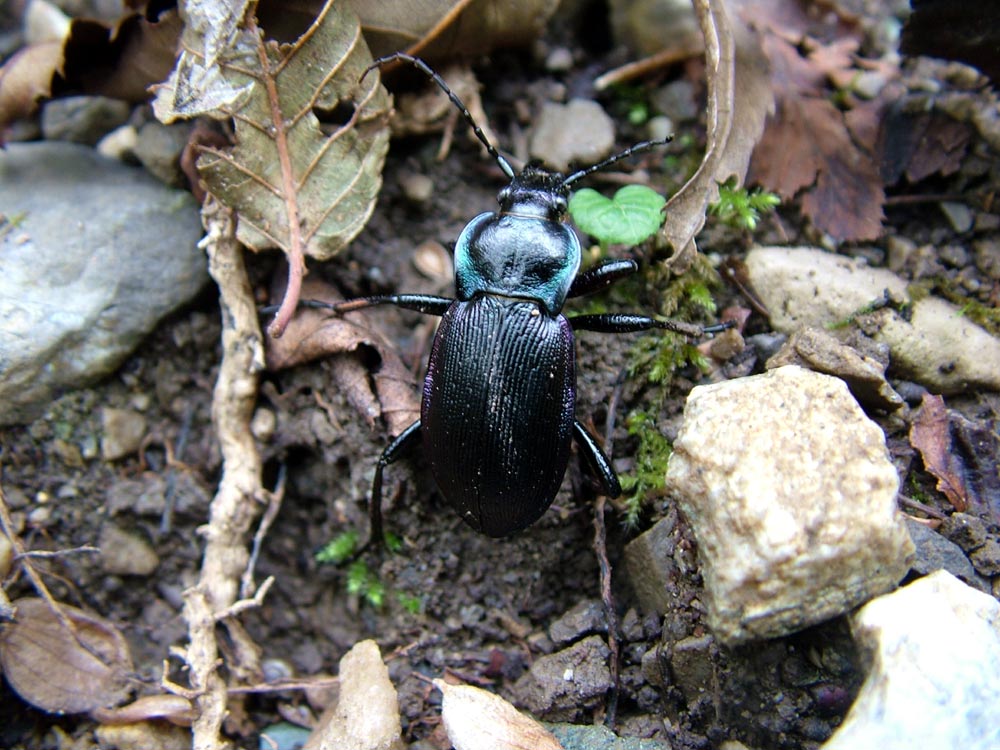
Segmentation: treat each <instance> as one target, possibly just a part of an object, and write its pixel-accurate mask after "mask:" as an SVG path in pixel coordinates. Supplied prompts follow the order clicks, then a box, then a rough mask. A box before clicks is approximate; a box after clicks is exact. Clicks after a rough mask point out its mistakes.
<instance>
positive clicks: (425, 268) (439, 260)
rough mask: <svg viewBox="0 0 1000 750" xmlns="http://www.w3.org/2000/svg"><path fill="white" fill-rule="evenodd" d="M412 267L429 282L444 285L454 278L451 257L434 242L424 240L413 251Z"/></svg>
mask: <svg viewBox="0 0 1000 750" xmlns="http://www.w3.org/2000/svg"><path fill="white" fill-rule="evenodd" d="M413 267H414V268H416V269H417V270H418V271H419V272H420V273H421V275H423V276H425V277H427V278H428V279H430V280H431V281H437V282H440V283H444V282H446V281H450V280H451V279H452V278H454V276H455V271H454V264H453V263H452V260H451V255H450V254H449V253H448V251H447V250H445V248H444V245H442V244H441V243H440V242H437V241H435V240H424V241H423V242H421V243H420V244H419V245H417V248H416V250H414V251H413Z"/></svg>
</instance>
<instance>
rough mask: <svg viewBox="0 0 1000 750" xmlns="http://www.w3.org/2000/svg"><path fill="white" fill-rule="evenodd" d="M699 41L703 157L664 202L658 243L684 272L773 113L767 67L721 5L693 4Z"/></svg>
mask: <svg viewBox="0 0 1000 750" xmlns="http://www.w3.org/2000/svg"><path fill="white" fill-rule="evenodd" d="M694 5H695V11H696V13H697V15H698V22H699V25H700V27H701V31H702V35H703V36H704V37H705V63H706V65H705V68H706V79H707V84H708V115H707V120H708V135H707V143H706V147H705V157H704V159H703V160H702V163H701V166H700V167H699V168H698V171H697V172H695V174H694V176H693V177H691V179H690V180H688V182H687V183H686V184H685V185H684V187H682V188H681V189H680V190H679V191H678V192H677V193H676V194H675V195H674V196H673V197H672V198H671V199H670V200H669V201H668V202H667V205H666V207H665V208H664V211H665V212H666V215H667V219H666V222H665V223H664V225H663V228H662V229H661V230H660V237H661V239H663V240H664V241H665V242H667V243H668V244H669V245H670V246H671V247H673V249H674V255H673V257H672V258H671V259H670V260H669V261H668V263H669V265H670V266H671V267H672V268H673V269H674V270H675V271H677V272H682V271H684V270H685V269H686V268H687V267H688V266H689V265H690V264H691V261H692V260H693V258H694V254H695V253H696V252H697V248H696V246H695V241H694V237H695V235H696V234H698V232H700V231H701V228H702V227H703V226H704V224H705V212H706V210H707V208H708V204H709V203H712V202H714V201H716V200H718V198H719V183H722V182H726V181H727V180H728V179H729V178H730V177H735V178H736V185H742V184H743V178H744V176H745V175H746V171H747V165H748V164H749V161H750V155H751V153H752V152H753V148H754V145H755V144H756V143H757V140H758V139H759V138H760V135H761V132H762V131H763V129H764V120H765V118H766V117H767V114H768V112H770V111H771V109H772V107H773V99H772V96H771V85H770V79H769V77H768V71H767V62H766V60H765V59H764V58H763V56H762V54H761V51H760V47H759V45H758V42H757V40H756V38H755V37H754V36H753V35H751V34H750V32H749V31H748V30H747V29H746V28H745V27H744V26H743V25H742V23H741V22H740V21H739V20H738V19H735V20H734V19H731V18H730V16H729V14H728V13H727V11H726V7H725V2H724V1H723V0H695V3H694Z"/></svg>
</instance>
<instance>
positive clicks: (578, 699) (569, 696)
mask: <svg viewBox="0 0 1000 750" xmlns="http://www.w3.org/2000/svg"><path fill="white" fill-rule="evenodd" d="M610 654H611V652H610V651H609V650H608V647H607V645H606V644H605V643H604V641H603V640H601V638H600V637H599V636H596V635H592V636H590V637H588V638H584V639H583V640H582V641H579V642H577V643H575V644H573V645H572V646H570V647H569V648H566V649H563V650H562V651H557V652H556V653H554V654H549V655H548V656H542V657H540V658H539V659H536V660H535V662H534V663H533V664H532V665H531V669H530V670H529V671H528V672H527V673H525V674H524V675H522V676H521V677H520V678H519V679H518V681H517V682H516V683H514V687H513V690H512V693H513V698H514V702H515V703H516V704H517V705H519V706H522V707H523V708H526V709H527V710H529V711H530V712H531V713H533V714H535V715H536V716H543V717H545V718H547V719H549V720H551V721H573V720H574V719H575V718H577V716H578V715H583V714H585V713H586V712H587V711H588V710H589V709H591V708H594V707H596V706H597V705H598V704H600V703H601V701H602V700H603V699H604V695H605V693H607V691H608V690H609V689H610V688H611V670H610V669H608V657H609V656H610Z"/></svg>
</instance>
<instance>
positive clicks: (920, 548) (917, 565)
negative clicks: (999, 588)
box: [906, 519, 987, 591]
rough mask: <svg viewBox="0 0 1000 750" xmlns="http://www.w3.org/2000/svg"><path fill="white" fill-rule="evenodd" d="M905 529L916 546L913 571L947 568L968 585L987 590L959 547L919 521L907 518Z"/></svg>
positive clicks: (920, 571) (922, 572) (924, 573)
mask: <svg viewBox="0 0 1000 750" xmlns="http://www.w3.org/2000/svg"><path fill="white" fill-rule="evenodd" d="M906 529H907V531H909V533H910V539H911V540H913V544H914V546H915V547H916V555H915V556H914V558H913V563H912V565H911V569H912V570H913V571H914V572H916V573H919V574H920V575H928V574H930V573H933V572H934V571H937V570H947V571H948V572H949V573H951V574H952V575H953V576H956V577H957V578H959V579H961V580H963V581H965V582H966V583H967V584H969V585H970V586H975V587H976V588H977V589H980V590H981V591H985V590H987V589H986V588H985V584H984V583H983V582H982V581H980V580H979V577H978V576H977V575H976V571H975V569H974V568H973V567H972V563H971V562H969V558H968V557H966V555H965V552H964V551H963V550H962V548H961V547H959V546H958V545H957V544H955V543H954V542H952V541H949V540H948V539H945V538H944V537H943V536H942V535H941V534H939V533H938V532H936V531H935V530H934V529H930V528H928V527H927V526H924V525H923V524H922V523H920V522H919V521H914V520H912V519H907V520H906Z"/></svg>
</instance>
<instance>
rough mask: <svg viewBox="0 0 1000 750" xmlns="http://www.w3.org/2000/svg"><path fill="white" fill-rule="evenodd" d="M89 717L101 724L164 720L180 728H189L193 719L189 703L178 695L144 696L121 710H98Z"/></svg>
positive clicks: (192, 707)
mask: <svg viewBox="0 0 1000 750" xmlns="http://www.w3.org/2000/svg"><path fill="white" fill-rule="evenodd" d="M90 716H91V718H92V719H94V720H95V721H97V722H100V723H101V724H135V723H137V722H142V721H150V720H152V719H165V720H166V721H169V722H170V723H171V724H176V725H178V726H182V727H189V726H191V722H192V721H194V718H195V710H194V706H192V705H191V701H189V700H188V699H187V698H185V697H183V696H180V695H173V694H170V693H161V694H160V695H144V696H143V697H141V698H138V699H137V700H134V701H132V702H131V703H129V704H128V705H126V706H122V707H121V708H98V709H95V710H93V711H91V712H90Z"/></svg>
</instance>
